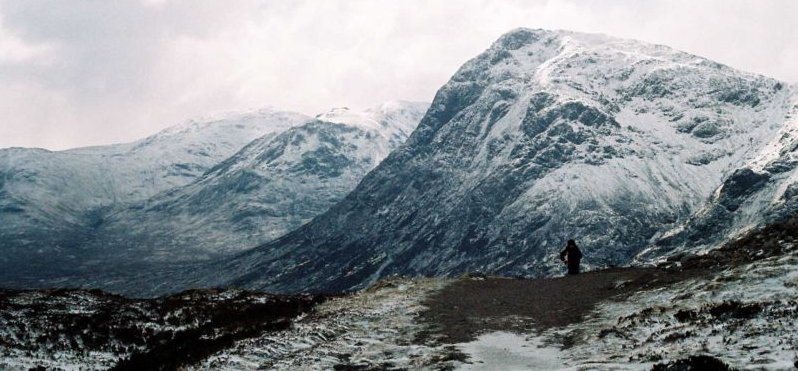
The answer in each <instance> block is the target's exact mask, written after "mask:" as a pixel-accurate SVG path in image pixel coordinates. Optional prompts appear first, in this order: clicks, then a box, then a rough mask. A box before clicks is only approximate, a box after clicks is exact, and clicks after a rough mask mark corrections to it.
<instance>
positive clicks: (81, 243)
mask: <svg viewBox="0 0 798 371" xmlns="http://www.w3.org/2000/svg"><path fill="white" fill-rule="evenodd" d="M427 107H428V104H425V103H411V102H400V101H396V102H388V103H384V104H382V105H380V106H378V107H374V108H371V109H368V110H365V111H363V112H360V111H353V110H350V109H348V108H338V109H334V110H331V111H330V112H326V113H324V114H321V115H319V116H318V117H317V118H312V117H308V116H304V115H301V114H297V113H291V112H279V111H274V110H260V111H255V112H250V113H243V114H229V115H227V116H224V117H222V118H215V119H209V120H202V121H189V122H187V123H185V124H183V125H179V126H176V127H172V128H169V129H166V130H164V131H162V132H161V133H158V134H156V135H154V136H151V137H149V138H146V139H143V140H140V141H137V142H134V143H130V144H120V145H111V146H103V147H91V148H79V149H74V150H69V151H61V152H50V151H45V150H38V149H18V148H13V149H6V150H0V159H1V160H2V161H0V174H2V176H0V221H2V223H1V224H0V251H2V252H3V253H2V254H0V266H2V267H3V269H2V273H0V282H2V284H3V285H10V286H15V287H20V286H21V287H41V286H48V285H56V286H61V285H68V286H75V285H78V284H79V283H81V282H91V283H93V284H96V285H97V286H104V285H107V284H109V282H111V283H113V282H117V281H120V280H122V281H125V279H124V278H119V277H120V276H122V277H124V275H125V274H128V273H133V274H134V275H139V274H141V272H143V271H145V270H147V269H154V270H158V269H160V268H161V267H162V266H163V265H165V264H167V265H168V264H176V263H181V262H184V261H196V260H203V259H209V258H211V257H218V256H222V255H225V254H230V253H232V252H238V251H240V250H242V249H244V248H249V247H252V246H255V245H258V244H260V243H263V242H266V241H269V240H272V239H274V238H276V237H279V236H280V235H282V234H284V233H286V232H288V231H290V230H291V229H294V228H296V227H298V226H300V225H301V224H303V223H305V222H307V221H308V220H310V219H311V218H313V217H314V216H316V215H318V214H320V213H323V212H324V211H325V210H327V208H329V207H330V206H331V205H332V204H334V203H335V202H337V201H339V200H340V199H341V198H343V196H344V195H346V194H347V193H348V192H349V191H351V190H352V188H354V186H355V185H356V184H357V182H359V181H360V179H361V178H362V177H363V175H365V174H366V173H367V172H368V171H369V170H371V169H372V168H374V167H375V166H376V165H377V164H378V163H379V162H380V161H381V160H382V159H383V158H384V157H385V156H387V154H388V153H389V152H390V151H391V150H392V149H393V148H395V147H396V146H398V145H399V144H401V143H402V142H403V141H404V140H405V139H406V138H407V136H408V135H409V134H410V132H412V130H413V129H414V128H415V125H416V124H417V123H418V121H419V120H420V118H421V117H422V116H423V114H424V111H425V110H426V108H427Z"/></svg>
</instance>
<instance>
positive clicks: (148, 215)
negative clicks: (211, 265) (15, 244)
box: [90, 101, 429, 262]
mask: <svg viewBox="0 0 798 371" xmlns="http://www.w3.org/2000/svg"><path fill="white" fill-rule="evenodd" d="M428 106H429V104H426V103H411V102H398V101H397V102H388V103H384V104H382V105H380V106H377V107H374V108H371V109H367V110H365V111H362V112H361V111H354V110H350V109H348V108H336V109H333V110H331V111H329V112H326V113H323V114H320V115H318V116H317V117H316V118H315V119H309V120H307V122H306V123H304V124H302V125H298V126H294V127H292V128H290V129H288V130H285V131H283V132H282V133H279V134H277V135H266V136H263V137H260V138H258V139H255V140H254V141H252V142H251V143H249V144H247V145H246V146H245V147H244V148H243V149H241V150H240V151H238V152H237V153H235V154H234V155H232V156H230V157H229V158H227V159H225V160H224V161H222V162H220V163H219V164H217V165H216V166H214V167H213V168H211V169H209V170H208V171H207V172H206V173H205V174H203V175H202V176H200V177H199V178H198V179H197V180H196V181H194V182H192V183H190V184H187V185H185V186H182V187H177V188H174V189H171V190H169V191H167V192H163V193H161V194H158V195H156V196H155V197H152V198H150V199H147V200H145V201H143V202H139V203H135V204H132V205H131V206H130V207H128V208H125V209H124V210H120V211H119V212H117V213H115V214H113V215H111V216H109V218H108V219H107V220H106V221H104V223H103V225H102V226H100V227H99V228H98V229H97V231H96V235H97V236H98V237H97V238H96V239H95V240H93V241H92V243H91V244H90V245H95V246H96V248H97V249H101V246H113V247H114V250H115V251H114V254H115V255H117V254H123V255H124V254H130V255H131V256H130V257H129V259H136V257H137V256H138V257H140V256H145V257H146V260H150V261H170V262H175V261H184V260H185V261H190V260H198V259H208V258H212V257H217V256H219V255H225V254H230V253H231V252H239V251H241V250H244V249H245V248H251V247H253V246H257V245H258V244H261V243H264V242H267V241H270V240H273V239H275V238H277V237H280V236H282V235H283V234H285V233H287V232H289V231H291V230H293V229H295V228H297V227H299V226H300V225H302V224H304V223H306V222H308V221H310V220H311V219H312V218H313V217H315V216H317V215H319V214H322V213H323V212H325V211H326V210H327V209H328V208H329V207H330V206H332V205H333V204H335V203H336V202H338V201H340V200H341V199H342V198H343V197H344V196H346V194H347V193H349V192H350V191H351V190H352V189H353V188H354V187H355V186H356V185H357V183H358V182H359V181H360V180H361V179H362V178H363V176H364V175H365V174H366V173H368V172H369V171H370V170H371V169H373V168H374V167H376V166H377V164H379V163H380V161H382V160H383V159H384V158H385V157H386V156H387V155H388V153H390V152H391V151H392V150H393V149H394V148H396V147H397V146H398V145H400V144H401V143H403V142H404V141H405V140H406V139H407V137H408V136H409V134H410V133H411V132H412V131H413V129H414V128H415V125H417V124H418V122H419V120H420V119H421V117H422V116H423V115H424V112H425V111H426V109H427V107H428ZM125 260H126V259H120V261H125Z"/></svg>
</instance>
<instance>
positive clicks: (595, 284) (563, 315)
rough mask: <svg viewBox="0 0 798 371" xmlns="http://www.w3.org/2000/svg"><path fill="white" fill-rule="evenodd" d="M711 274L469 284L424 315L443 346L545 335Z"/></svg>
mask: <svg viewBox="0 0 798 371" xmlns="http://www.w3.org/2000/svg"><path fill="white" fill-rule="evenodd" d="M704 273H706V270H703V269H689V270H679V271H666V270H664V269H659V268H612V269H605V270H600V271H593V272H586V273H582V274H579V275H576V276H567V277H561V278H552V279H529V280H528V279H511V278H499V277H487V278H463V279H461V280H459V281H456V282H454V283H452V284H450V285H448V286H447V287H445V288H444V289H442V290H440V291H438V292H436V293H435V294H433V295H431V296H430V297H428V298H427V300H426V301H425V302H424V305H425V306H426V307H427V308H428V309H427V310H426V311H425V312H423V313H422V314H421V318H422V321H423V322H425V323H426V324H427V325H429V326H430V329H431V330H430V332H427V333H424V334H422V336H421V337H422V339H420V340H424V338H427V337H434V338H436V339H437V340H439V341H441V342H443V343H460V342H467V341H471V340H474V339H475V337H476V336H477V335H479V334H480V333H484V332H490V331H499V330H505V331H525V332H526V331H529V330H539V331H542V330H545V329H548V328H551V327H559V326H565V325H568V324H571V323H575V322H579V321H581V320H582V319H583V317H584V316H585V315H586V314H587V313H588V312H590V310H591V309H592V308H593V307H594V306H595V305H596V304H598V303H599V302H601V301H604V300H610V299H616V300H617V299H622V298H624V297H626V296H628V295H630V294H632V293H634V292H636V291H639V290H641V289H651V288H656V287H660V286H664V285H668V284H671V283H675V282H679V281H682V280H685V279H688V278H691V277H696V276H699V275H701V274H704Z"/></svg>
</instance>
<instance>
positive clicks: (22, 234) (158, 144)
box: [0, 109, 309, 282]
mask: <svg viewBox="0 0 798 371" xmlns="http://www.w3.org/2000/svg"><path fill="white" fill-rule="evenodd" d="M307 120H309V117H307V116H303V115H300V114H296V113H291V112H279V111H274V110H270V109H264V110H259V111H252V112H244V113H234V114H226V115H221V116H219V117H212V118H207V119H201V120H191V121H187V122H185V123H183V124H181V125H178V126H174V127H170V128H168V129H166V130H163V131H162V132H160V133H158V134H155V135H153V136H150V137H148V138H145V139H142V140H139V141H136V142H132V143H126V144H115V145H107V146H99V147H88V148H77V149H72V150H67V151H57V152H53V151H47V150H43V149H27V148H8V149H2V150H0V251H2V254H0V264H1V265H2V266H3V269H0V270H2V271H3V273H5V274H7V275H8V279H14V277H16V274H17V273H19V274H22V275H34V276H35V275H38V274H42V273H43V272H36V271H37V270H43V271H45V272H49V271H51V270H57V269H56V268H59V267H60V266H62V265H64V264H67V265H71V264H73V263H71V262H70V261H71V260H73V259H75V258H76V257H77V256H79V255H80V254H81V249H83V248H84V245H85V243H86V241H89V240H91V239H92V238H93V237H94V236H93V233H92V232H93V230H94V229H95V228H96V227H97V226H98V225H101V224H103V222H104V220H105V219H106V218H108V217H109V215H110V214H111V213H113V211H114V210H115V209H116V208H117V207H119V206H120V205H126V204H128V203H130V202H136V201H141V200H146V199H147V198H149V197H152V196H154V195H156V194H158V193H160V192H163V191H165V190H168V189H171V188H174V187H178V186H183V185H185V184H188V183H190V182H192V181H194V180H196V179H197V178H199V177H200V176H201V175H202V174H203V173H205V172H206V171H207V170H209V169H210V168H211V167H213V166H215V165H216V164H218V163H219V162H220V161H222V160H224V159H225V158H227V157H229V156H230V155H232V154H234V153H235V152H236V151H238V150H239V149H241V147H243V146H244V145H246V144H247V143H249V142H250V141H252V140H253V139H255V138H258V137H261V136H263V135H269V134H273V133H276V132H280V131H284V130H286V129H288V128H289V127H292V126H295V125H298V124H300V123H303V122H305V121H307ZM70 256H71V257H70ZM63 259H66V262H69V263H64V260H63ZM20 264H21V265H20ZM29 264H34V266H35V268H33V269H27V268H23V267H28V265H29ZM5 274H4V276H5ZM3 282H6V279H4V280H3Z"/></svg>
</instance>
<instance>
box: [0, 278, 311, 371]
mask: <svg viewBox="0 0 798 371" xmlns="http://www.w3.org/2000/svg"><path fill="white" fill-rule="evenodd" d="M323 300H324V297H321V296H310V295H295V296H277V295H270V294H265V293H258V292H251V291H240V290H216V289H209V290H190V291H185V292H182V293H179V294H176V295H172V296H167V297H162V298H157V299H127V298H124V297H122V296H117V295H112V294H108V293H105V292H102V291H99V290H36V291H34V290H0V325H2V326H0V327H2V330H0V352H2V351H3V348H6V349H16V350H22V351H31V352H37V353H38V352H41V351H42V350H44V351H45V352H46V353H49V352H58V351H70V352H75V353H78V354H85V355H86V357H87V360H88V361H90V360H91V358H90V356H88V352H90V351H105V352H111V353H113V354H117V355H120V356H122V357H123V359H120V360H119V361H118V363H117V364H116V365H115V366H114V367H113V369H116V370H172V369H177V368H180V367H181V366H185V365H190V364H194V363H197V362H199V361H201V360H203V359H204V358H206V357H208V356H210V355H211V354H213V353H215V352H216V351H219V350H221V349H224V348H226V347H230V346H232V345H233V343H234V342H235V341H236V340H240V339H244V338H247V337H254V336H257V335H259V334H261V333H263V332H266V331H278V330H282V329H285V328H287V327H288V326H289V325H290V324H291V321H292V320H293V319H294V318H295V317H296V316H298V315H299V314H301V313H304V312H308V311H310V310H311V309H312V308H313V307H314V305H316V304H318V303H320V302H321V301H323ZM0 355H2V353H0ZM109 366H113V365H109Z"/></svg>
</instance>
